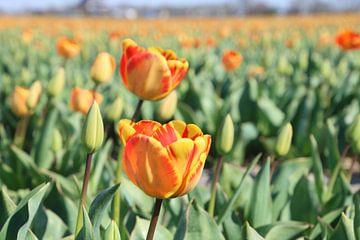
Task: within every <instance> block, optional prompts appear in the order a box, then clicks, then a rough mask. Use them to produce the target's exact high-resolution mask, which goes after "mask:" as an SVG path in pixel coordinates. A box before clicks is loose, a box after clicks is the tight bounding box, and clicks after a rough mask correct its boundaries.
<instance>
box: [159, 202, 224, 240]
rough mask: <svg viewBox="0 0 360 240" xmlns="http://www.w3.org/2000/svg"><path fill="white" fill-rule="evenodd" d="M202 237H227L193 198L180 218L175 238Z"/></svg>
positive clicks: (176, 239)
mask: <svg viewBox="0 0 360 240" xmlns="http://www.w3.org/2000/svg"><path fill="white" fill-rule="evenodd" d="M155 239H156V237H155ZM201 239H219V240H221V239H225V238H224V236H223V235H222V234H221V232H220V230H219V228H218V226H217V225H216V223H215V221H214V220H213V219H212V218H211V217H210V216H209V214H208V213H207V212H206V211H205V210H204V209H202V208H201V207H200V206H198V204H196V202H195V201H194V200H192V201H190V203H189V206H188V208H187V209H186V211H185V213H184V214H183V216H182V218H181V220H180V223H179V225H178V228H177V230H176V233H175V237H174V240H201Z"/></svg>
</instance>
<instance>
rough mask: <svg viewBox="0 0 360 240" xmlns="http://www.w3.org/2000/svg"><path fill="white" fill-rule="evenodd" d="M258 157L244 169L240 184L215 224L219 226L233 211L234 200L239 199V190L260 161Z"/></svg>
mask: <svg viewBox="0 0 360 240" xmlns="http://www.w3.org/2000/svg"><path fill="white" fill-rule="evenodd" d="M260 157H261V154H258V155H257V156H256V157H255V158H254V160H252V162H251V164H250V165H249V166H248V168H247V169H246V172H245V173H244V175H243V176H242V177H241V180H240V183H239V185H238V187H237V189H236V191H235V193H234V195H232V196H231V198H230V200H229V201H228V202H227V203H226V205H225V206H224V207H223V209H222V211H221V212H220V213H219V217H218V220H217V224H221V223H222V221H223V220H224V218H226V217H227V216H228V215H229V214H230V213H231V211H232V210H233V207H234V205H235V203H236V199H237V198H238V197H239V195H240V193H241V190H242V188H241V187H242V185H243V183H244V181H245V179H246V177H247V176H248V175H249V174H250V172H251V171H252V169H253V168H254V166H255V165H256V163H257V162H258V161H259V160H260Z"/></svg>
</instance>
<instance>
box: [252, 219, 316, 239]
mask: <svg viewBox="0 0 360 240" xmlns="http://www.w3.org/2000/svg"><path fill="white" fill-rule="evenodd" d="M309 227H310V225H309V224H307V223H303V222H294V221H288V222H276V223H272V224H270V225H265V226H262V227H260V228H258V229H257V230H258V232H259V233H260V234H261V235H263V236H265V239H266V240H278V239H279V236H281V240H292V239H296V238H297V237H299V236H300V235H301V234H302V233H303V232H304V231H305V230H307V229H308V228H309Z"/></svg>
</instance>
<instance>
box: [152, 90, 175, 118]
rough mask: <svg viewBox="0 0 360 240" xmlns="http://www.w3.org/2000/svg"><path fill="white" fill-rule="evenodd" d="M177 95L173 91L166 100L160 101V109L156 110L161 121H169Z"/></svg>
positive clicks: (173, 111)
mask: <svg viewBox="0 0 360 240" xmlns="http://www.w3.org/2000/svg"><path fill="white" fill-rule="evenodd" d="M177 99H178V98H177V93H176V91H173V92H172V93H170V94H169V95H168V96H167V97H166V98H164V99H163V100H161V103H160V107H159V108H158V109H157V114H158V115H159V117H160V119H162V120H169V119H170V118H172V116H173V115H174V113H175V111H176V106H177Z"/></svg>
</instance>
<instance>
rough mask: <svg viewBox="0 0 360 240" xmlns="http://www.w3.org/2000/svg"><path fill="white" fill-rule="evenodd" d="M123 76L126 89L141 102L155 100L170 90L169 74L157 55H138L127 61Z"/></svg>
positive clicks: (162, 59)
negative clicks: (125, 81)
mask: <svg viewBox="0 0 360 240" xmlns="http://www.w3.org/2000/svg"><path fill="white" fill-rule="evenodd" d="M125 76H126V80H127V87H128V89H129V90H130V91H131V92H133V93H135V94H136V95H137V96H139V97H140V98H141V99H143V100H157V99H160V98H161V97H164V94H165V93H167V92H168V91H169V89H170V87H171V86H170V84H169V81H170V77H171V72H170V70H169V68H168V66H167V63H166V60H165V58H164V57H163V56H162V55H160V54H158V53H149V52H144V53H139V54H136V55H135V56H133V57H132V58H130V59H128V62H127V65H126V69H125Z"/></svg>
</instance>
